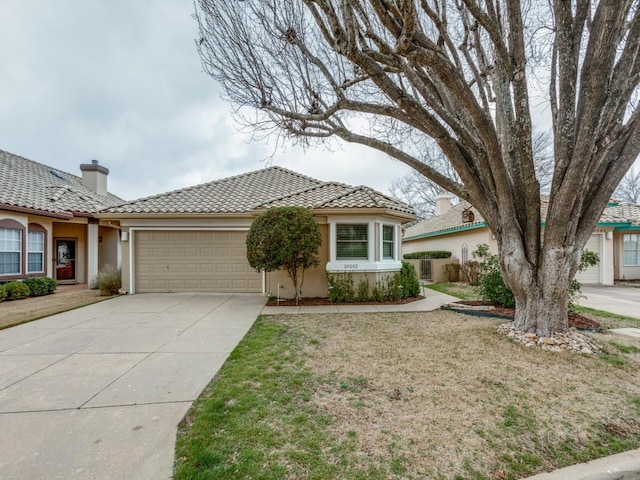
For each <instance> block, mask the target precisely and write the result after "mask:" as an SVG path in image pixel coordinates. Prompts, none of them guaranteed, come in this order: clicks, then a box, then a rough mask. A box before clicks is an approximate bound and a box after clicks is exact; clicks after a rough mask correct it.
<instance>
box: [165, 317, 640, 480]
mask: <svg viewBox="0 0 640 480" xmlns="http://www.w3.org/2000/svg"><path fill="white" fill-rule="evenodd" d="M612 321H614V320H612ZM499 322H500V321H499V320H494V319H486V318H484V319H483V318H477V317H468V316H464V315H460V314H455V313H451V312H443V311H436V312H430V313H414V314H406V313H405V314H386V313H379V314H351V315H297V316H286V315H282V316H272V317H263V318H260V319H259V320H258V321H257V322H256V324H255V325H254V327H253V329H252V330H251V331H250V333H249V334H248V335H247V336H246V337H245V339H244V340H243V341H242V343H241V344H240V345H239V346H238V348H237V349H236V350H235V351H234V353H233V354H232V355H231V357H230V358H229V360H228V361H227V363H226V364H225V365H224V366H223V368H222V369H221V371H220V372H219V374H218V375H217V376H216V378H215V379H214V380H213V381H212V382H211V384H210V385H209V387H208V388H207V389H206V390H205V392H204V393H203V395H202V396H201V398H200V399H199V400H198V401H197V402H196V404H195V405H194V407H193V408H192V410H191V411H190V412H189V414H188V415H187V417H186V420H185V422H184V423H183V424H182V425H181V427H180V431H179V434H178V442H177V450H176V473H175V478H176V479H197V478H218V479H225V478H228V479H239V478H246V479H287V478H290V479H294V478H295V479H307V478H309V479H310V478H313V479H335V478H344V479H358V478H361V479H376V478H378V479H387V478H398V479H400V478H409V479H413V478H415V479H418V478H421V479H422V478H434V479H467V478H470V479H512V478H513V479H515V478H523V477H526V476H529V475H532V474H535V473H538V472H542V471H547V470H552V469H555V468H559V467H562V466H566V465H570V464H574V463H578V462H582V461H586V460H588V459H592V458H596V457H600V456H605V455H609V454H612V453H615V452H619V451H624V450H628V449H632V448H638V447H639V446H640V368H639V367H640V341H638V340H637V339H636V340H634V339H630V338H624V339H623V338H621V337H618V336H614V335H598V336H597V338H598V340H599V341H601V342H602V343H603V345H604V346H605V350H606V354H604V355H601V356H593V355H589V356H584V355H578V354H570V353H567V352H564V353H551V352H543V351H539V350H533V349H526V348H524V347H522V346H520V345H517V344H515V343H512V342H510V341H509V340H507V338H506V337H504V336H501V335H499V334H497V333H496V326H497V325H498V323H499Z"/></svg>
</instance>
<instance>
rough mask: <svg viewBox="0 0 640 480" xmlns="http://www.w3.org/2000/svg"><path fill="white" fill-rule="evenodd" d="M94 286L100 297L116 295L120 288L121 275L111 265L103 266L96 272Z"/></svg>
mask: <svg viewBox="0 0 640 480" xmlns="http://www.w3.org/2000/svg"><path fill="white" fill-rule="evenodd" d="M96 286H97V287H98V289H99V290H100V295H102V296H105V297H107V296H111V295H117V294H118V290H120V289H121V288H122V274H121V272H120V270H119V269H117V268H115V267H113V266H111V265H107V266H105V267H104V268H103V269H102V270H100V272H98V276H97V277H96Z"/></svg>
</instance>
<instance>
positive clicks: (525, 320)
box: [514, 284, 569, 337]
mask: <svg viewBox="0 0 640 480" xmlns="http://www.w3.org/2000/svg"><path fill="white" fill-rule="evenodd" d="M568 287H569V285H567V290H566V291H565V292H564V294H563V293H562V292H548V291H547V289H545V287H544V285H539V284H532V285H531V286H530V289H529V291H528V292H526V293H525V294H524V295H515V294H514V295H515V299H516V316H515V319H514V327H515V329H516V330H518V331H522V332H532V333H536V334H538V336H540V337H548V336H549V335H551V334H552V333H556V332H564V331H566V330H567V328H568V305H569V293H568Z"/></svg>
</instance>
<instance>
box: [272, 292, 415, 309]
mask: <svg viewBox="0 0 640 480" xmlns="http://www.w3.org/2000/svg"><path fill="white" fill-rule="evenodd" d="M423 298H424V297H423V296H422V295H418V296H417V297H407V298H403V299H402V300H393V301H392V300H390V301H387V302H354V303H339V304H336V305H403V304H405V303H412V302H416V301H418V300H422V299H423ZM314 305H334V303H332V302H331V301H330V300H329V299H328V298H324V297H312V298H301V299H300V300H299V301H298V303H297V304H296V301H295V300H293V299H287V298H281V299H280V302H278V301H277V300H276V299H275V298H270V299H269V301H268V302H267V306H268V307H295V306H298V307H300V306H314Z"/></svg>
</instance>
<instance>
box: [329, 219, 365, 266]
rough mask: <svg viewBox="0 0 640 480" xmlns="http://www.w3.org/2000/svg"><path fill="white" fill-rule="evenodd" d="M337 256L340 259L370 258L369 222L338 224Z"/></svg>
mask: <svg viewBox="0 0 640 480" xmlns="http://www.w3.org/2000/svg"><path fill="white" fill-rule="evenodd" d="M336 258H337V259H338V260H361V259H364V260H366V259H367V258H369V225H368V224H366V223H356V224H337V225H336Z"/></svg>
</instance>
